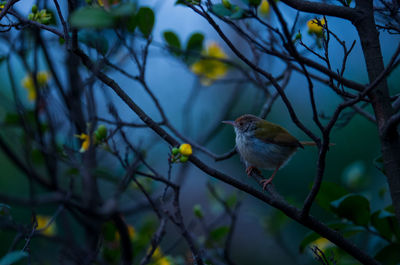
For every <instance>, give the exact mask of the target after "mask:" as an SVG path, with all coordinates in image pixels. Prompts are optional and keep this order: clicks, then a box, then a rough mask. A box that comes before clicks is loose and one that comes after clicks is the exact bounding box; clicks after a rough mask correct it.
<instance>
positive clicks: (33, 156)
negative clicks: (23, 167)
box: [31, 149, 44, 165]
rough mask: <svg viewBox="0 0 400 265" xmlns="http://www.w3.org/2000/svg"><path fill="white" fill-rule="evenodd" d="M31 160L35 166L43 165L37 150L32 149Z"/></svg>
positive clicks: (41, 156) (40, 154) (42, 157)
mask: <svg viewBox="0 0 400 265" xmlns="http://www.w3.org/2000/svg"><path fill="white" fill-rule="evenodd" d="M31 159H32V162H33V163H34V164H36V165H42V164H43V163H44V156H43V154H42V152H41V151H40V150H39V149H32V151H31Z"/></svg>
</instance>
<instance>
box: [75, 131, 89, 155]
mask: <svg viewBox="0 0 400 265" xmlns="http://www.w3.org/2000/svg"><path fill="white" fill-rule="evenodd" d="M75 136H76V137H78V138H79V139H81V140H82V141H83V142H82V146H81V149H80V150H79V152H81V153H84V152H86V151H87V150H88V149H89V147H90V137H89V135H87V134H86V133H81V134H80V135H75Z"/></svg>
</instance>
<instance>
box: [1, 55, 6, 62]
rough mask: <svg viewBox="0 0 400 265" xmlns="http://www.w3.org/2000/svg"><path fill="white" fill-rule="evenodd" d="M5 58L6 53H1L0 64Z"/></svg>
mask: <svg viewBox="0 0 400 265" xmlns="http://www.w3.org/2000/svg"><path fill="white" fill-rule="evenodd" d="M5 59H7V55H1V56H0V64H1V63H2V62H4V60H5Z"/></svg>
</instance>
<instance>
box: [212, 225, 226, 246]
mask: <svg viewBox="0 0 400 265" xmlns="http://www.w3.org/2000/svg"><path fill="white" fill-rule="evenodd" d="M228 233H229V227H228V226H220V227H218V228H216V229H214V230H212V231H211V232H210V238H211V240H212V241H216V242H218V241H221V240H222V239H223V238H224V237H225V236H226V235H228Z"/></svg>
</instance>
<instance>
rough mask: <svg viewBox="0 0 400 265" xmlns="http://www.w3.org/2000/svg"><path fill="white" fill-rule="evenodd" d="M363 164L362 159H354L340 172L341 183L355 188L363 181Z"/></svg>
mask: <svg viewBox="0 0 400 265" xmlns="http://www.w3.org/2000/svg"><path fill="white" fill-rule="evenodd" d="M364 175H365V164H364V162H363V161H361V160H359V161H355V162H353V163H351V164H350V165H348V166H347V167H346V168H345V170H344V171H343V174H342V181H343V183H344V184H345V185H346V186H347V187H349V188H357V187H360V185H361V184H362V183H363V181H365V178H364Z"/></svg>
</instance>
